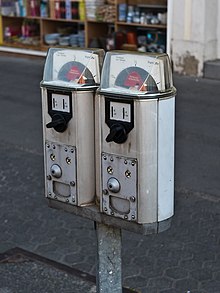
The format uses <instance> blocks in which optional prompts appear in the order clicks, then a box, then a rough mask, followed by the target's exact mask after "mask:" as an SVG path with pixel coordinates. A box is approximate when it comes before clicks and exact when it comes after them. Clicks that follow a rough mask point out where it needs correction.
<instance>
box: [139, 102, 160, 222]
mask: <svg viewBox="0 0 220 293" xmlns="http://www.w3.org/2000/svg"><path fill="white" fill-rule="evenodd" d="M135 104H136V105H137V106H136V119H135V127H134V131H135V133H136V135H137V145H136V149H137V158H138V190H139V192H138V222H139V223H155V222H157V127H158V125H157V110H158V109H157V100H156V99H154V100H140V101H139V100H136V101H135Z"/></svg>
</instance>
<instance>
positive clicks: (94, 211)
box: [48, 199, 172, 235]
mask: <svg viewBox="0 0 220 293" xmlns="http://www.w3.org/2000/svg"><path fill="white" fill-rule="evenodd" d="M48 205H49V207H51V208H55V209H58V210H63V211H66V212H68V213H72V214H74V215H76V216H80V217H83V218H87V219H89V220H92V221H94V222H97V223H102V224H105V225H108V226H113V227H116V228H120V229H124V230H127V231H130V232H134V233H137V234H142V235H150V234H158V233H161V232H164V231H166V230H168V229H169V228H170V226H171V219H172V218H169V219H167V220H164V221H161V222H155V223H147V224H139V223H135V222H130V221H125V220H123V219H120V218H115V217H112V216H108V215H106V214H103V213H101V212H100V211H99V208H98V207H97V206H96V205H95V204H94V205H90V206H83V207H79V206H73V205H69V204H66V203H63V202H59V201H56V200H51V199H48Z"/></svg>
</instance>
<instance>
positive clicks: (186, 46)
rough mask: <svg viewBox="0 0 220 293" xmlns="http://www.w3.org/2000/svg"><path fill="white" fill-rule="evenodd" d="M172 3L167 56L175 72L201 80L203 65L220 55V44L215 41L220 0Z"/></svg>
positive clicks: (191, 0)
mask: <svg viewBox="0 0 220 293" xmlns="http://www.w3.org/2000/svg"><path fill="white" fill-rule="evenodd" d="M172 2H173V3H172V5H173V15H172V33H171V40H170V48H171V53H170V54H171V58H172V60H173V66H174V71H176V72H178V73H181V74H187V75H195V76H202V75H203V64H204V62H205V61H207V60H213V59H216V58H217V57H218V56H219V55H220V54H219V48H220V44H219V42H218V41H217V39H219V38H217V36H218V35H219V34H220V29H219V28H218V27H219V25H218V23H219V24H220V20H219V19H218V15H220V14H219V10H220V0H211V1H210V0H178V1H172Z"/></svg>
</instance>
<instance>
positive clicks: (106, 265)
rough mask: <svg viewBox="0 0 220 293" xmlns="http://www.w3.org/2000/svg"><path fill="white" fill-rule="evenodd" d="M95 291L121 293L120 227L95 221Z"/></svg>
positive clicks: (99, 292)
mask: <svg viewBox="0 0 220 293" xmlns="http://www.w3.org/2000/svg"><path fill="white" fill-rule="evenodd" d="M96 233H97V246H98V247H97V272H96V288H97V289H96V292H97V293H122V272H121V229H119V228H114V227H112V226H107V225H105V224H100V223H97V225H96Z"/></svg>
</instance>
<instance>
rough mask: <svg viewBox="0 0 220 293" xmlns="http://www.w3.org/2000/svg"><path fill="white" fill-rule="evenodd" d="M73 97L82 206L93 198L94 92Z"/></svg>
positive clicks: (79, 203)
mask: <svg viewBox="0 0 220 293" xmlns="http://www.w3.org/2000/svg"><path fill="white" fill-rule="evenodd" d="M75 95H77V97H76V99H75V111H74V113H75V123H76V146H77V178H78V194H79V197H78V205H84V204H89V203H91V202H93V201H94V197H95V149H94V144H95V142H94V135H95V133H94V132H95V130H94V91H91V92H90V91H85V92H83V91H78V92H76V93H75Z"/></svg>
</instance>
